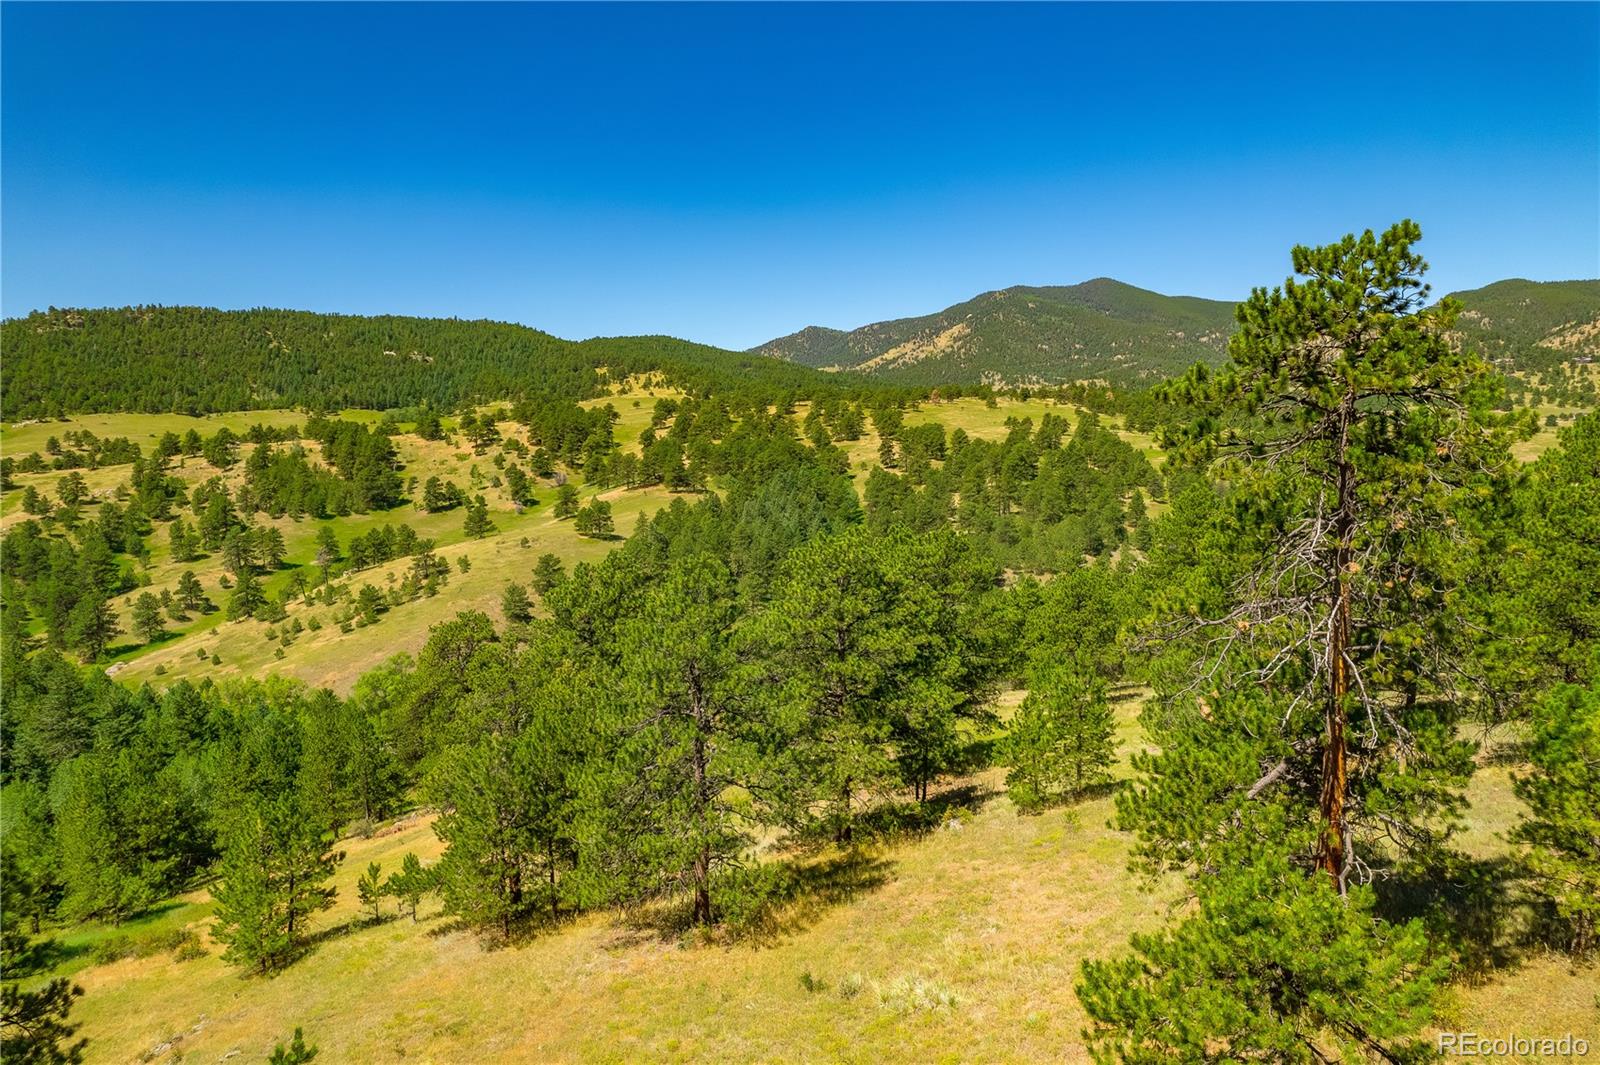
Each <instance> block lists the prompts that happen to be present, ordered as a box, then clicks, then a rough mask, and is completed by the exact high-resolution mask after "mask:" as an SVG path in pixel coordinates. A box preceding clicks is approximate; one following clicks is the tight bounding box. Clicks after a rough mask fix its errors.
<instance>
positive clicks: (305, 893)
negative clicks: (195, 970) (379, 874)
mask: <svg viewBox="0 0 1600 1065" xmlns="http://www.w3.org/2000/svg"><path fill="white" fill-rule="evenodd" d="M328 835H329V833H327V832H326V831H325V830H324V829H323V828H321V827H320V826H319V825H317V824H316V822H315V821H314V820H313V819H311V818H309V817H307V816H306V812H305V810H303V809H302V808H301V804H300V803H299V802H297V801H296V799H295V797H294V795H293V794H292V793H289V794H282V795H279V796H276V797H258V798H255V799H253V800H249V801H248V802H247V805H246V806H245V808H243V809H239V810H236V811H235V812H234V814H233V816H231V817H230V818H229V819H228V823H227V825H226V826H225V828H224V830H223V833H222V839H221V845H222V863H221V866H220V869H219V874H220V879H219V883H218V884H217V886H216V888H215V889H214V890H213V892H212V894H213V896H214V897H215V899H216V902H217V910H216V917H217V921H216V925H215V926H214V927H213V930H212V935H213V936H214V937H215V938H216V940H217V941H218V942H220V943H224V944H226V945H227V949H226V950H225V951H223V954H222V957H223V959H224V960H225V961H229V962H232V963H233V964H235V965H239V966H241V967H243V968H247V969H250V970H252V971H254V972H269V971H271V970H273V969H277V968H281V967H282V966H284V965H287V964H288V963H289V962H290V961H292V960H293V959H294V957H295V956H296V955H297V954H299V953H300V951H302V950H303V949H304V948H305V944H306V941H307V937H308V935H309V931H310V930H309V929H308V928H307V923H308V921H309V920H310V918H311V916H312V915H313V914H315V913H317V912H319V911H321V910H325V909H327V908H328V907H330V906H332V905H333V898H334V889H333V888H332V887H331V886H328V883H327V882H328V881H329V880H330V879H331V878H332V877H333V874H334V870H335V868H336V867H337V865H338V863H339V862H340V861H342V860H343V858H344V855H343V853H342V852H334V851H332V850H330V848H329V846H328V842H327V837H328Z"/></svg>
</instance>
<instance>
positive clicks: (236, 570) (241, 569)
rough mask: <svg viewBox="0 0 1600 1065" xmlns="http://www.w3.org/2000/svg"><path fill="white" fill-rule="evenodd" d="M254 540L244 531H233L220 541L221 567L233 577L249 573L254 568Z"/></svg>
mask: <svg viewBox="0 0 1600 1065" xmlns="http://www.w3.org/2000/svg"><path fill="white" fill-rule="evenodd" d="M256 562H257V555H256V538H255V536H253V535H252V534H251V533H249V532H248V531H246V530H244V529H233V530H230V531H229V532H228V534H227V535H226V536H225V537H224V538H223V541H222V565H223V567H224V568H225V569H226V570H227V571H228V572H229V573H231V574H233V575H234V576H235V577H239V576H242V575H243V574H245V573H248V572H250V571H251V570H253V569H254V568H255V566H256Z"/></svg>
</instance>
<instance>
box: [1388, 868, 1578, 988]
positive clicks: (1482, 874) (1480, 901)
mask: <svg viewBox="0 0 1600 1065" xmlns="http://www.w3.org/2000/svg"><path fill="white" fill-rule="evenodd" d="M1374 888H1375V889H1376V892H1377V897H1378V905H1379V908H1380V912H1382V913H1383V915H1384V916H1385V917H1386V918H1388V919H1390V920H1409V919H1412V918H1420V919H1421V920H1422V921H1423V923H1424V924H1425V925H1426V926H1427V928H1428V932H1429V938H1430V939H1431V940H1432V941H1433V942H1435V943H1437V944H1439V945H1440V947H1441V949H1444V950H1446V951H1448V952H1449V953H1450V954H1451V955H1452V956H1453V957H1454V959H1455V961H1456V964H1457V966H1458V967H1459V972H1460V974H1461V976H1462V977H1463V978H1464V979H1465V980H1467V981H1468V982H1469V983H1480V982H1482V981H1484V980H1486V979H1488V978H1489V977H1490V976H1492V975H1493V974H1496V973H1500V972H1504V971H1506V970H1514V969H1516V968H1518V967H1520V966H1521V964H1522V962H1523V961H1524V960H1525V959H1526V958H1527V956H1528V954H1529V953H1530V951H1533V950H1539V949H1543V948H1544V947H1546V946H1548V944H1549V938H1548V937H1549V928H1548V921H1547V920H1545V919H1543V918H1542V917H1541V907H1540V905H1539V901H1538V899H1537V897H1535V896H1533V895H1532V894H1531V893H1530V892H1529V891H1528V890H1527V886H1526V884H1525V883H1524V881H1523V869H1522V866H1521V863H1520V862H1518V861H1517V859H1516V858H1514V857H1512V856H1500V857H1495V858H1474V857H1471V856H1468V855H1464V854H1460V853H1457V852H1453V851H1447V852H1445V853H1443V854H1441V855H1438V856H1435V857H1432V858H1430V859H1429V860H1428V861H1426V862H1424V863H1421V864H1419V865H1418V866H1416V867H1414V868H1410V869H1407V870H1405V871H1404V872H1403V873H1401V874H1400V875H1398V876H1394V877H1389V878H1385V879H1381V880H1379V881H1377V882H1376V883H1375V884H1374Z"/></svg>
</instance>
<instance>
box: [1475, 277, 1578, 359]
mask: <svg viewBox="0 0 1600 1065" xmlns="http://www.w3.org/2000/svg"><path fill="white" fill-rule="evenodd" d="M1451 295H1452V296H1453V297H1454V298H1455V299H1458V300H1460V301H1461V304H1462V307H1463V310H1462V313H1461V318H1460V319H1459V321H1457V323H1456V331H1457V332H1458V333H1459V334H1460V335H1461V337H1462V339H1463V340H1464V341H1465V342H1467V343H1469V344H1471V345H1473V346H1475V347H1476V348H1477V349H1478V350H1479V351H1481V352H1483V354H1484V355H1486V356H1488V357H1489V358H1491V359H1509V360H1511V363H1510V364H1511V365H1513V366H1515V367H1516V368H1517V369H1519V370H1527V371H1535V372H1542V371H1545V370H1548V369H1550V368H1551V367H1553V366H1555V365H1557V364H1559V363H1562V362H1566V361H1568V360H1571V359H1576V358H1585V357H1586V358H1590V359H1593V358H1596V357H1600V280H1595V281H1524V280H1522V279H1521V278H1512V279H1510V280H1506V281H1496V282H1495V283H1494V284H1492V285H1485V286H1484V287H1483V288H1476V289H1470V290H1468V291H1465V292H1455V293H1451Z"/></svg>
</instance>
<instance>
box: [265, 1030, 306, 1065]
mask: <svg viewBox="0 0 1600 1065" xmlns="http://www.w3.org/2000/svg"><path fill="white" fill-rule="evenodd" d="M316 1056H317V1048H316V1047H315V1046H307V1045H306V1037H305V1034H304V1033H303V1032H302V1031H301V1030H300V1029H299V1028H296V1029H295V1030H294V1038H292V1039H290V1040H289V1043H288V1045H287V1046H285V1045H284V1044H282V1043H279V1044H277V1045H276V1046H274V1047H273V1048H272V1057H270V1058H268V1059H267V1065H306V1062H308V1061H310V1060H312V1059H313V1058H315V1057H316Z"/></svg>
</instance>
